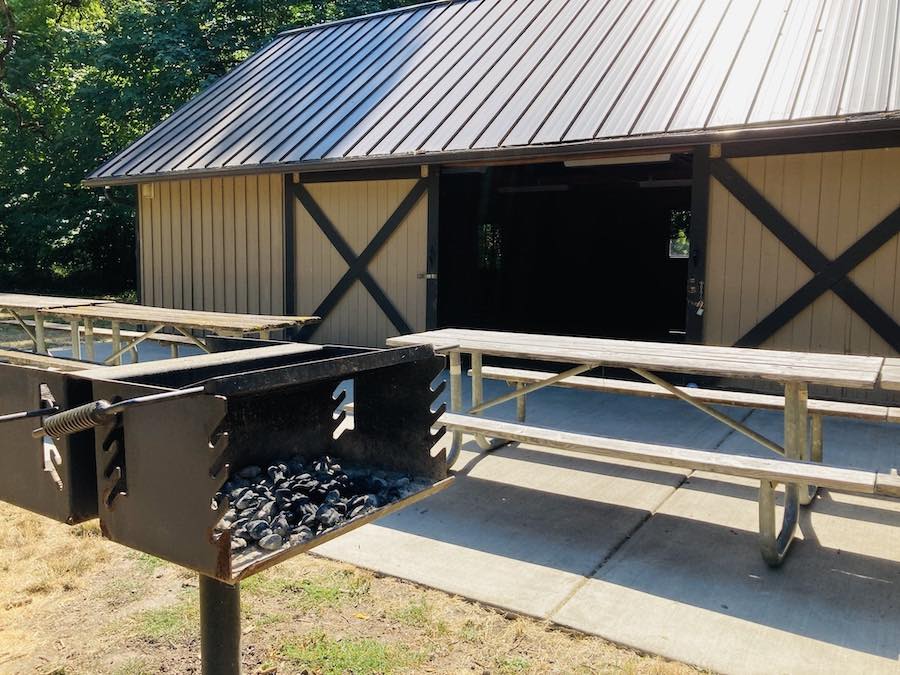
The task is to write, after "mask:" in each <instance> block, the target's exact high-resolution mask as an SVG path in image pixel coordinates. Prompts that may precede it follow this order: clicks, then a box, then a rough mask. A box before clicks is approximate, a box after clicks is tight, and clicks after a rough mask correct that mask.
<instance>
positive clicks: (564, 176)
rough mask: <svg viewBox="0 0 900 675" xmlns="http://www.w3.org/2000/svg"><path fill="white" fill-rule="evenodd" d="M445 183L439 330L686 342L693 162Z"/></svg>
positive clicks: (483, 174) (548, 168)
mask: <svg viewBox="0 0 900 675" xmlns="http://www.w3.org/2000/svg"><path fill="white" fill-rule="evenodd" d="M653 159H654V160H655V161H653V162H648V163H639V164H638V163H630V164H615V165H585V163H584V162H569V163H565V164H564V163H556V164H532V165H527V166H510V167H492V168H487V169H478V170H474V169H473V170H460V171H453V172H448V173H446V174H443V175H442V176H441V195H440V226H439V232H440V241H439V246H440V257H439V274H438V279H439V281H438V284H439V286H438V323H439V325H441V326H454V327H468V328H492V329H497V330H515V331H522V332H541V333H556V334H563V335H585V336H595V337H617V338H632V339H645V340H664V341H673V340H674V341H678V340H682V339H683V337H684V334H683V331H684V323H685V307H686V299H685V298H686V293H685V286H686V280H687V246H688V239H687V238H688V236H689V232H688V225H689V222H690V203H691V188H690V178H691V160H690V156H689V155H664V156H660V157H655V158H653Z"/></svg>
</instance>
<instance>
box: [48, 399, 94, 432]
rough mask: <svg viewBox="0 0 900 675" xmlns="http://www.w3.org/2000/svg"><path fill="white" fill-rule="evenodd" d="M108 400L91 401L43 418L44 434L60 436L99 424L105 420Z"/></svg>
mask: <svg viewBox="0 0 900 675" xmlns="http://www.w3.org/2000/svg"><path fill="white" fill-rule="evenodd" d="M110 406H111V404H110V403H109V401H93V402H91V403H86V404H85V405H80V406H78V407H77V408H72V409H71V410H66V411H64V412H61V413H57V414H56V415H51V416H50V417H47V418H45V419H44V425H43V426H44V434H45V435H47V436H51V437H53V438H61V437H62V436H69V435H70V434H77V433H78V432H80V431H87V430H88V429H93V428H95V427H98V426H100V425H101V424H103V423H104V422H105V421H106V418H107V416H108V415H107V412H106V411H107V409H108V408H109V407H110Z"/></svg>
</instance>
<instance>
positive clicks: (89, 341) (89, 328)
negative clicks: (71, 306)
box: [84, 318, 94, 361]
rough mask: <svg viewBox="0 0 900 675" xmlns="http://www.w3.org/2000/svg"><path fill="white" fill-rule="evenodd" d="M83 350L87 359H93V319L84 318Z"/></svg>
mask: <svg viewBox="0 0 900 675" xmlns="http://www.w3.org/2000/svg"><path fill="white" fill-rule="evenodd" d="M84 350H85V355H86V357H87V360H88V361H93V360H94V320H93V319H88V318H85V320H84Z"/></svg>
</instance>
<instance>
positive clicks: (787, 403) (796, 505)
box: [759, 382, 809, 567]
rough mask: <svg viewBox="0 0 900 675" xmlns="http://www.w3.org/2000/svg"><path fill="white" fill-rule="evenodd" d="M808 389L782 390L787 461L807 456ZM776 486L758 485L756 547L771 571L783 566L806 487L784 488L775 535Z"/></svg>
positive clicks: (801, 386) (799, 385)
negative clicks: (757, 541)
mask: <svg viewBox="0 0 900 675" xmlns="http://www.w3.org/2000/svg"><path fill="white" fill-rule="evenodd" d="M808 395H809V394H808V389H807V385H806V384H805V383H803V382H788V383H787V384H785V386H784V454H785V456H786V457H787V458H788V459H803V458H804V457H805V456H806V454H807V452H808V446H807V426H808V417H809V414H808V409H807V399H808ZM776 486H777V483H774V482H772V481H770V480H766V479H763V480H762V481H760V485H759V544H760V551H761V553H762V557H763V560H765V561H766V563H768V565H769V566H770V567H778V566H779V565H781V563H782V562H784V557H785V556H786V555H787V552H788V549H789V548H790V546H791V542H793V540H794V533H795V532H796V530H797V520H798V517H799V513H800V494H801V493H802V492H806V491H807V490H808V487H807V486H806V485H798V484H796V483H791V484H787V485H785V486H784V516H783V518H782V524H781V530H780V531H779V532H778V533H777V534H776V532H775V487H776Z"/></svg>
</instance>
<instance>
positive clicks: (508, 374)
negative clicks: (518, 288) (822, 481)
mask: <svg viewBox="0 0 900 675" xmlns="http://www.w3.org/2000/svg"><path fill="white" fill-rule="evenodd" d="M553 374H554V373H546V372H539V371H535V370H524V369H521V368H497V367H494V366H484V367H483V368H482V375H483V376H484V377H486V378H489V379H492V380H504V381H507V382H523V383H527V384H531V383H533V382H541V381H543V380H546V379H547V378H548V377H551V376H553ZM555 386H557V387H567V388H572V389H586V390H589V391H599V392H604V393H610V394H625V395H631V396H646V397H649V398H666V399H676V398H677V397H676V396H675V395H674V394H672V393H671V392H668V391H666V390H665V389H663V388H662V387H660V386H658V385H655V384H652V383H650V382H632V381H630V380H613V379H608V378H600V377H585V376H583V375H578V376H574V377H568V378H566V379H565V380H561V381H560V382H557V383H556V385H555ZM678 389H679V390H680V391H682V392H684V393H685V394H687V395H688V396H691V397H692V398H695V399H697V400H698V401H701V402H703V403H711V404H715V405H727V406H734V407H741V408H759V409H762V410H784V396H775V395H772V394H753V393H747V392H740V391H724V390H719V389H701V388H699V387H678ZM892 410H894V409H893V408H888V407H886V406H880V405H870V404H865V403H845V402H843V401H823V400H817V399H810V400H809V412H810V413H812V414H818V415H825V416H828V417H848V418H852V419H859V420H866V421H869V422H900V414H898V415H895V416H893V417H892V416H891V414H890V413H891V411H892ZM898 412H900V411H898Z"/></svg>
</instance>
